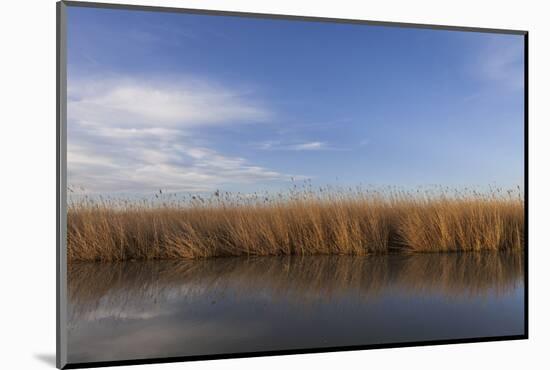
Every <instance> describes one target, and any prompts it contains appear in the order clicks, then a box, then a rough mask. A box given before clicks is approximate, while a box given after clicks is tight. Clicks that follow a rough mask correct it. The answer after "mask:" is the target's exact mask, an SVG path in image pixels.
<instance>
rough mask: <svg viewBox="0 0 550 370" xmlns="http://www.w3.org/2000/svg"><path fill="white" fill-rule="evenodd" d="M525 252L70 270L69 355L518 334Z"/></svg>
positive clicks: (151, 354)
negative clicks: (523, 253) (522, 253)
mask: <svg viewBox="0 0 550 370" xmlns="http://www.w3.org/2000/svg"><path fill="white" fill-rule="evenodd" d="M523 298H524V287H523V255H521V254H510V253H483V254H477V253H465V254H425V255H413V256H407V255H389V256H373V257H334V256H332V257H260V258H248V259H247V258H220V259H212V260H206V261H181V262H174V261H161V262H126V263H113V264H100V263H83V264H75V265H72V266H71V267H70V269H69V361H70V362H88V361H111V360H126V359H141V358H157V357H167V356H187V355H204V354H217V353H235V352H250V351H265V350H277V349H299V348H311V347H333V346H345V345H360V344H362V345H364V344H375V343H392V342H406V341H419V340H434V339H456V338H470V337H479V336H483V337H487V336H502V335H518V334H523V331H524V327H523Z"/></svg>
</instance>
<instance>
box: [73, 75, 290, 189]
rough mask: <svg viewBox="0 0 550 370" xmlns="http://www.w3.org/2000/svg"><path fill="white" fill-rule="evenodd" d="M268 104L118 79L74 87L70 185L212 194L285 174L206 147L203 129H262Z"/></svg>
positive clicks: (182, 83) (205, 89)
mask: <svg viewBox="0 0 550 370" xmlns="http://www.w3.org/2000/svg"><path fill="white" fill-rule="evenodd" d="M269 116H270V115H269V112H268V111H267V110H266V109H265V108H264V107H262V105H261V104H259V103H257V102H254V101H253V100H252V99H250V98H249V97H247V96H246V95H245V94H242V93H240V92H238V91H234V90H231V89H228V88H227V87H223V86H214V85H212V84H208V83H204V82H198V81H189V80H185V79H182V78H177V79H175V80H174V81H173V82H166V81H158V80H139V81H138V80H135V79H130V78H110V79H99V80H78V81H74V82H73V81H72V80H70V81H69V101H68V148H67V152H68V155H67V162H68V183H69V185H72V186H74V187H76V188H79V187H84V188H85V189H87V190H88V191H92V192H116V191H126V192H148V191H156V190H157V189H159V188H163V189H167V190H169V191H208V190H212V189H214V188H217V187H221V186H223V185H224V184H229V183H236V184H242V183H255V182H262V181H273V180H285V179H287V178H289V176H286V175H284V174H281V173H278V172H276V171H272V170H269V169H266V168H263V167H260V166H255V165H252V164H250V163H249V162H248V161H247V160H246V159H244V158H240V157H235V156H227V155H224V154H222V153H219V152H217V151H216V150H213V149H211V148H208V147H207V146H205V144H204V143H198V140H197V138H196V137H197V134H198V133H199V132H200V129H201V128H204V127H207V126H209V127H211V126H214V127H215V126H222V125H238V124H254V123H261V122H263V121H265V120H266V119H267V118H268V117H269Z"/></svg>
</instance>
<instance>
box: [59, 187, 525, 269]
mask: <svg viewBox="0 0 550 370" xmlns="http://www.w3.org/2000/svg"><path fill="white" fill-rule="evenodd" d="M159 195H160V197H159ZM156 198H158V199H157V200H155V201H154V202H145V201H135V200H134V201H130V200H112V199H108V200H105V199H100V198H97V199H95V200H91V199H89V198H85V199H80V200H79V201H73V202H71V204H70V205H69V209H68V214H67V224H68V225H67V241H68V246H67V253H68V260H69V261H70V262H71V261H123V260H131V259H140V260H141V259H181V258H206V257H219V256H254V255H255V256H269V255H331V254H334V255H366V254H376V253H392V252H451V251H481V250H493V251H496V250H521V249H522V248H523V243H524V202H523V197H522V195H521V192H520V191H519V190H515V191H502V190H498V189H497V190H492V191H490V192H483V193H479V192H476V191H469V190H464V191H460V192H459V191H456V190H448V189H447V190H442V191H435V192H434V191H429V192H428V191H426V192H423V191H416V192H405V191H398V190H391V189H390V190H386V191H369V190H357V189H356V190H352V189H348V190H346V191H342V190H331V189H327V188H325V189H323V188H321V189H317V190H316V191H312V190H311V189H308V188H304V189H303V190H295V189H294V190H293V191H291V192H290V193H288V194H276V195H275V196H271V195H268V194H265V195H264V194H255V195H253V196H249V195H240V194H238V195H237V196H233V195H230V194H228V193H225V194H220V193H219V192H216V193H214V194H213V195H212V196H211V197H209V198H208V199H204V198H201V197H200V196H193V197H190V198H187V199H184V200H181V199H176V198H170V196H168V197H166V196H165V195H163V194H162V193H160V194H157V195H156Z"/></svg>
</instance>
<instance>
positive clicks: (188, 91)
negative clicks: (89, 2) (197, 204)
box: [68, 7, 524, 193]
mask: <svg viewBox="0 0 550 370" xmlns="http://www.w3.org/2000/svg"><path fill="white" fill-rule="evenodd" d="M523 109H524V107H523V37H522V36H517V35H497V34H486V33H470V32H456V31H442V30H420V29H410V28H392V27H382V26H365V25H349V24H334V23H324V22H323V23H321V22H303V21H288V20H267V19H253V18H239V17H225V16H224V17H221V16H203V15H201V16H199V15H189V14H171V13H155V12H143V11H127V10H105V9H92V8H78V7H69V9H68V117H69V119H68V182H69V184H71V185H72V186H73V187H84V188H86V189H88V190H89V191H92V192H106V193H110V192H119V191H121V192H140V193H141V192H150V191H155V190H157V189H159V188H163V189H166V190H168V191H191V192H198V191H211V190H214V189H218V188H220V189H224V190H226V189H227V190H232V191H237V190H239V191H245V192H248V191H254V190H264V189H267V190H278V189H286V188H288V187H289V186H290V184H291V181H292V179H294V180H295V181H301V180H303V179H311V181H312V182H313V183H314V184H318V185H328V184H338V185H342V186H347V185H358V184H376V185H384V184H389V185H399V186H406V187H414V186H417V185H424V184H441V185H451V186H463V185H479V186H484V185H488V184H493V185H499V186H505V187H511V186H515V185H518V184H522V183H523V160H524V158H523V139H524V138H523Z"/></svg>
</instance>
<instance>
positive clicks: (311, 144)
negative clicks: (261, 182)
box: [256, 141, 334, 151]
mask: <svg viewBox="0 0 550 370" xmlns="http://www.w3.org/2000/svg"><path fill="white" fill-rule="evenodd" d="M256 147H257V148H259V149H262V150H291V151H313V150H334V148H331V147H329V146H328V145H327V143H324V142H321V141H306V142H300V143H292V144H288V143H282V142H280V141H264V142H261V143H258V144H257V145H256Z"/></svg>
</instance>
